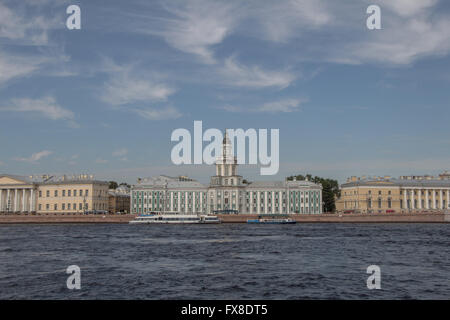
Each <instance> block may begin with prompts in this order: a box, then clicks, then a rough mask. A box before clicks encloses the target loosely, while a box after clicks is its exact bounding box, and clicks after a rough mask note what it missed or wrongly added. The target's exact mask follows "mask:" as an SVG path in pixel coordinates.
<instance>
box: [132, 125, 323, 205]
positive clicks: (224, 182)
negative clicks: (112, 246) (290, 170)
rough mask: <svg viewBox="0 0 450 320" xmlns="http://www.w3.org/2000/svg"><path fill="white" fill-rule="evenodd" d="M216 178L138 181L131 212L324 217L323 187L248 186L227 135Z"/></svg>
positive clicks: (292, 183)
mask: <svg viewBox="0 0 450 320" xmlns="http://www.w3.org/2000/svg"><path fill="white" fill-rule="evenodd" d="M215 166H216V174H215V175H214V176H212V177H211V181H210V184H209V185H204V184H202V183H200V182H198V181H196V180H193V179H190V178H187V177H169V176H164V175H161V176H157V177H151V178H144V179H138V183H137V184H136V185H134V186H132V189H131V213H134V214H146V213H151V212H161V211H165V212H180V213H208V214H213V213H236V214H239V213H240V214H320V213H322V208H323V205H322V186H321V185H320V184H316V183H313V182H310V181H287V180H286V181H267V182H262V181H258V182H251V183H244V182H245V180H244V179H243V177H242V176H240V175H238V172H237V167H238V164H237V159H236V157H235V156H234V155H233V154H232V145H231V141H230V139H229V138H228V134H227V133H226V132H225V137H224V138H223V142H222V154H221V155H220V156H219V157H217V159H216V164H215Z"/></svg>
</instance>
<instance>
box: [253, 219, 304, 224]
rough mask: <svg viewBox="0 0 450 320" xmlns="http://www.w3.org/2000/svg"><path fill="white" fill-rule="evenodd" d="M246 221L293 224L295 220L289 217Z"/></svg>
mask: <svg viewBox="0 0 450 320" xmlns="http://www.w3.org/2000/svg"><path fill="white" fill-rule="evenodd" d="M247 223H254V224H295V223H297V221H295V220H294V219H291V218H259V219H249V220H247Z"/></svg>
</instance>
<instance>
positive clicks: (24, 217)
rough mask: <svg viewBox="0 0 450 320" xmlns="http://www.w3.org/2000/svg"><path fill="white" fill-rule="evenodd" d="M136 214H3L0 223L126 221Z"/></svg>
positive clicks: (0, 216)
mask: <svg viewBox="0 0 450 320" xmlns="http://www.w3.org/2000/svg"><path fill="white" fill-rule="evenodd" d="M135 217H136V216H135V215H133V214H126V215H112V214H111V215H109V214H107V215H76V214H74V215H62V214H57V213H56V214H41V215H32V214H3V215H0V224H7V223H128V222H129V221H130V220H133V219H134V218H135Z"/></svg>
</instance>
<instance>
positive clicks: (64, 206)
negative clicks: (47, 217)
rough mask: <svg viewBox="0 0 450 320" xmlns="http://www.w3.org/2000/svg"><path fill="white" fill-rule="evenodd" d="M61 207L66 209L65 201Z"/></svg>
mask: <svg viewBox="0 0 450 320" xmlns="http://www.w3.org/2000/svg"><path fill="white" fill-rule="evenodd" d="M61 209H62V210H63V211H64V210H66V204H65V203H63V204H62V208H61Z"/></svg>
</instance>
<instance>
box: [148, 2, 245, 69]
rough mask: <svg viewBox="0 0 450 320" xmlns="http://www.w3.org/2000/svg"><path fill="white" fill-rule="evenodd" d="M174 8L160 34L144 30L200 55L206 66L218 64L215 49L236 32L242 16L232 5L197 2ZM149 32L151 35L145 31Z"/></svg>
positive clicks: (163, 24) (182, 49)
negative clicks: (236, 26)
mask: <svg viewBox="0 0 450 320" xmlns="http://www.w3.org/2000/svg"><path fill="white" fill-rule="evenodd" d="M177 4H181V6H174V5H170V4H166V5H165V9H166V10H167V11H168V12H169V13H170V14H171V17H170V18H167V19H163V20H162V23H161V24H160V25H159V26H158V27H159V28H161V29H160V30H158V31H155V30H151V31H148V30H149V29H148V28H147V29H144V32H150V33H152V34H157V35H160V36H162V37H163V38H164V39H165V41H166V42H167V43H168V44H169V45H171V46H172V47H174V48H176V49H178V50H181V51H183V52H186V53H190V54H194V55H197V56H198V57H199V58H200V59H201V61H202V62H204V63H214V62H215V58H214V54H213V51H212V46H214V45H217V44H219V43H221V42H222V41H223V40H224V39H225V37H226V36H227V35H228V34H229V33H230V32H231V30H232V29H233V27H234V25H235V22H236V20H237V17H238V16H239V12H238V11H237V10H236V8H235V5H233V4H232V3H231V2H213V1H205V0H194V1H186V2H177ZM145 30H147V31H145Z"/></svg>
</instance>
